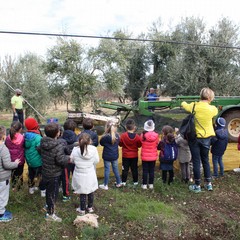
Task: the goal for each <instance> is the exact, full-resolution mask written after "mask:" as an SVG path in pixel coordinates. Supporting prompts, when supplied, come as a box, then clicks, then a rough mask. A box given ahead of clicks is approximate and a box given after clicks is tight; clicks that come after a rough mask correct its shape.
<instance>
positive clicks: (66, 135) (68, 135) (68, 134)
mask: <svg viewBox="0 0 240 240" xmlns="http://www.w3.org/2000/svg"><path fill="white" fill-rule="evenodd" d="M62 138H63V139H64V140H66V142H67V144H73V143H75V142H76V141H77V135H76V134H75V132H73V131H71V130H65V131H64V132H63V135H62Z"/></svg>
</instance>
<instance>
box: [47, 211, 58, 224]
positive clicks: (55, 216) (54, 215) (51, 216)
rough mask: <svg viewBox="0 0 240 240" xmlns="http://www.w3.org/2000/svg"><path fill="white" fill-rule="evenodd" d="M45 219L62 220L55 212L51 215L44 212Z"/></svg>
mask: <svg viewBox="0 0 240 240" xmlns="http://www.w3.org/2000/svg"><path fill="white" fill-rule="evenodd" d="M45 220H46V221H53V222H62V219H61V218H60V217H58V216H57V215H56V214H55V213H53V214H52V215H51V214H48V213H46V215H45Z"/></svg>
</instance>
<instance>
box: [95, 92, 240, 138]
mask: <svg viewBox="0 0 240 240" xmlns="http://www.w3.org/2000/svg"><path fill="white" fill-rule="evenodd" d="M183 101H185V102H187V103H190V102H195V101H199V96H176V97H172V98H168V99H167V100H165V98H163V99H161V98H159V99H158V100H156V101H146V99H144V98H143V99H139V100H138V101H136V102H133V103H131V104H123V103H118V102H101V103H100V107H102V108H108V109H112V110H116V112H117V113H118V114H120V113H121V112H125V113H126V114H125V117H123V119H122V121H123V120H125V119H126V118H127V117H128V115H129V113H130V112H134V113H135V114H138V115H143V116H149V117H151V116H154V115H155V114H156V112H157V110H166V109H173V108H181V103H182V102H183ZM211 105H214V106H216V107H217V108H218V110H219V113H218V115H217V117H223V118H224V119H225V120H226V126H227V129H228V133H229V141H230V142H237V140H238V136H239V134H240V96H229V97H228V96H227V97H225V96H216V97H215V98H214V100H213V101H212V102H211ZM152 109H154V111H153V110H152Z"/></svg>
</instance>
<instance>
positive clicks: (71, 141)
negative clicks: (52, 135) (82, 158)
mask: <svg viewBox="0 0 240 240" xmlns="http://www.w3.org/2000/svg"><path fill="white" fill-rule="evenodd" d="M61 138H62V139H64V140H65V141H66V150H65V152H66V154H67V155H70V154H71V152H72V150H73V148H74V146H75V144H76V143H77V142H78V138H77V135H76V133H75V132H73V131H72V130H65V131H64V132H63V135H62V137H61Z"/></svg>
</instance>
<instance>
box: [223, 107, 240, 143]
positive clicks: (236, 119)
mask: <svg viewBox="0 0 240 240" xmlns="http://www.w3.org/2000/svg"><path fill="white" fill-rule="evenodd" d="M222 117H223V118H225V120H226V128H227V130H228V134H229V142H237V141H238V136H239V134H240V110H232V111H228V112H226V113H224V114H223V115H222Z"/></svg>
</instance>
